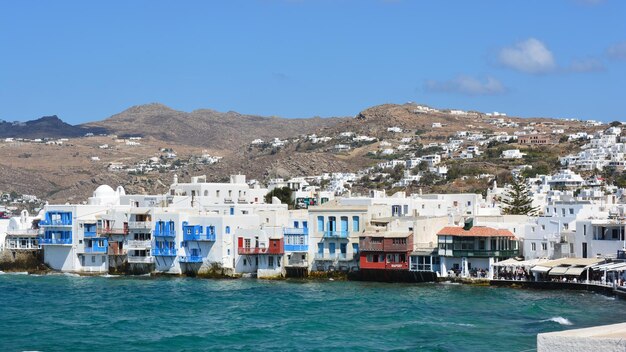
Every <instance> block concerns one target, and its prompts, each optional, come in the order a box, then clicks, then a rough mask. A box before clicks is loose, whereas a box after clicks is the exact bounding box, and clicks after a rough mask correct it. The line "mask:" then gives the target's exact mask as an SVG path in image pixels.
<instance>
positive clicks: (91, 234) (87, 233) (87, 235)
mask: <svg viewBox="0 0 626 352" xmlns="http://www.w3.org/2000/svg"><path fill="white" fill-rule="evenodd" d="M97 235H98V233H97V232H96V231H85V232H84V235H83V236H84V237H85V238H92V237H97Z"/></svg>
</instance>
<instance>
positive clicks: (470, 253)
mask: <svg viewBox="0 0 626 352" xmlns="http://www.w3.org/2000/svg"><path fill="white" fill-rule="evenodd" d="M517 255H519V251H518V250H516V249H515V250H502V251H489V250H453V251H452V256H453V257H500V258H502V257H515V256H517Z"/></svg>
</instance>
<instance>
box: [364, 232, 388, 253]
mask: <svg viewBox="0 0 626 352" xmlns="http://www.w3.org/2000/svg"><path fill="white" fill-rule="evenodd" d="M383 248H384V246H383V238H382V237H370V236H367V237H361V238H360V239H359V250H360V251H361V252H382V251H383Z"/></svg>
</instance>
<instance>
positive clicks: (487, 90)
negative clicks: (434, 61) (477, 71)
mask: <svg viewBox="0 0 626 352" xmlns="http://www.w3.org/2000/svg"><path fill="white" fill-rule="evenodd" d="M424 89H426V90H427V91H430V92H443V93H458V94H465V95H496V94H501V93H504V92H505V91H506V88H505V87H504V85H502V83H500V81H498V80H497V79H495V78H493V77H486V78H485V79H484V80H482V81H481V80H480V79H477V78H474V77H470V76H465V75H461V76H458V77H456V78H454V79H452V80H448V81H435V80H428V81H426V82H425V83H424Z"/></svg>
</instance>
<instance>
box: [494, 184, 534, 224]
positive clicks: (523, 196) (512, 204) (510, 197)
mask: <svg viewBox="0 0 626 352" xmlns="http://www.w3.org/2000/svg"><path fill="white" fill-rule="evenodd" d="M525 181H526V180H525V179H523V178H521V177H515V178H513V181H512V182H511V186H510V188H509V189H508V190H507V191H506V193H505V194H504V196H505V197H504V198H501V199H500V201H501V202H502V204H503V205H504V209H503V211H504V214H508V215H535V214H536V213H537V210H538V209H537V207H533V205H532V203H533V199H532V197H531V196H530V194H529V192H528V189H527V188H526V182H525Z"/></svg>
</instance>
